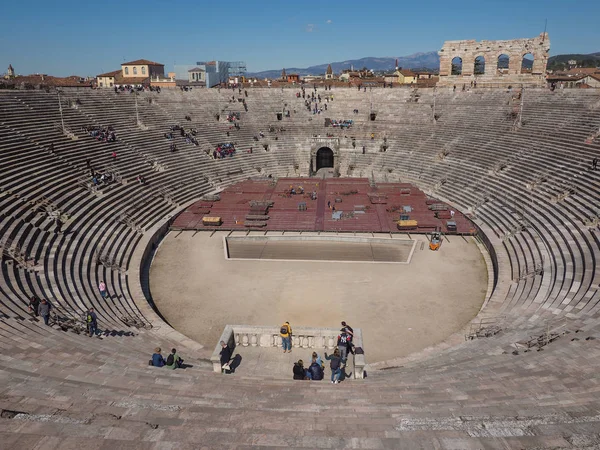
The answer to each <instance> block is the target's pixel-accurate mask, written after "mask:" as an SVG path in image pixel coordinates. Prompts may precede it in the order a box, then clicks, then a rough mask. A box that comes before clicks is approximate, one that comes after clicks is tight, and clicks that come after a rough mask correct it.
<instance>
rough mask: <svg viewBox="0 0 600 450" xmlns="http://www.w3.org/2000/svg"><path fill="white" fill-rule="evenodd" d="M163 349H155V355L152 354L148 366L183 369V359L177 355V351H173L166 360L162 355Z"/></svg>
mask: <svg viewBox="0 0 600 450" xmlns="http://www.w3.org/2000/svg"><path fill="white" fill-rule="evenodd" d="M161 351H162V350H161V348H160V347H156V348H155V349H154V353H153V354H152V359H151V360H150V361H148V365H150V366H154V367H166V368H167V369H171V370H174V369H182V368H184V367H183V359H181V357H180V356H179V355H178V354H177V349H175V348H173V349H171V353H170V354H169V356H167V358H166V359H165V358H164V357H163V355H162V353H161Z"/></svg>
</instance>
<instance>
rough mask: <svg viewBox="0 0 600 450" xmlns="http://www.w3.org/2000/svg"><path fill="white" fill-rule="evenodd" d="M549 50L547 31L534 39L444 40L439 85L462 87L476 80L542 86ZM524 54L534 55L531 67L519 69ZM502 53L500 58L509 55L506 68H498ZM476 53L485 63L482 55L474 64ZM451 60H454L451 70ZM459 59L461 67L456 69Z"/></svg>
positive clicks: (506, 84) (492, 83)
mask: <svg viewBox="0 0 600 450" xmlns="http://www.w3.org/2000/svg"><path fill="white" fill-rule="evenodd" d="M549 51H550V38H549V37H548V33H541V34H540V35H539V36H538V37H535V38H533V39H513V40H510V41H479V42H477V41H475V40H468V41H446V42H444V46H443V47H442V49H441V50H440V51H439V52H438V54H439V55H440V81H439V82H438V86H454V85H455V86H457V87H462V85H463V84H464V83H471V82H472V81H473V82H475V81H476V82H477V84H478V85H481V86H498V87H504V86H508V85H516V86H545V84H546V78H545V75H546V64H547V63H548V52H549ZM527 54H530V55H528V56H529V58H528V59H531V58H532V57H533V67H532V68H531V69H529V68H523V69H522V68H521V67H522V63H523V59H524V57H525V56H526V55H527ZM501 56H502V57H503V58H502V60H505V59H506V58H507V57H508V67H507V68H498V60H499V58H500V57H501ZM478 57H482V58H483V61H484V64H485V66H484V67H483V64H481V58H479V60H478V64H477V67H476V59H477V58H478ZM455 58H460V60H458V59H455ZM453 60H454V61H455V66H454V69H455V70H454V73H453ZM460 62H462V67H460V70H458V66H459V64H458V63H460ZM459 72H460V73H459Z"/></svg>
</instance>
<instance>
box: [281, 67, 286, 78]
mask: <svg viewBox="0 0 600 450" xmlns="http://www.w3.org/2000/svg"><path fill="white" fill-rule="evenodd" d="M281 80H282V81H287V74H286V73H285V68H284V69H283V70H282V71H281Z"/></svg>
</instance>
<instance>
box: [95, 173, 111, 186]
mask: <svg viewBox="0 0 600 450" xmlns="http://www.w3.org/2000/svg"><path fill="white" fill-rule="evenodd" d="M91 172H92V184H93V185H94V186H103V185H108V184H111V183H112V182H114V181H115V177H114V175H113V174H112V173H111V172H103V173H99V172H94V170H93V169H92V171H91Z"/></svg>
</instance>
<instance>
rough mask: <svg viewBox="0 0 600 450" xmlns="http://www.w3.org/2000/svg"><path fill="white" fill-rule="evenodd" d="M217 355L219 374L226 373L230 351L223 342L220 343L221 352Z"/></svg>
mask: <svg viewBox="0 0 600 450" xmlns="http://www.w3.org/2000/svg"><path fill="white" fill-rule="evenodd" d="M219 355H220V357H221V359H220V362H221V373H227V371H228V370H229V361H230V360H231V349H230V348H229V345H227V344H226V343H225V341H221V352H220V353H219Z"/></svg>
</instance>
